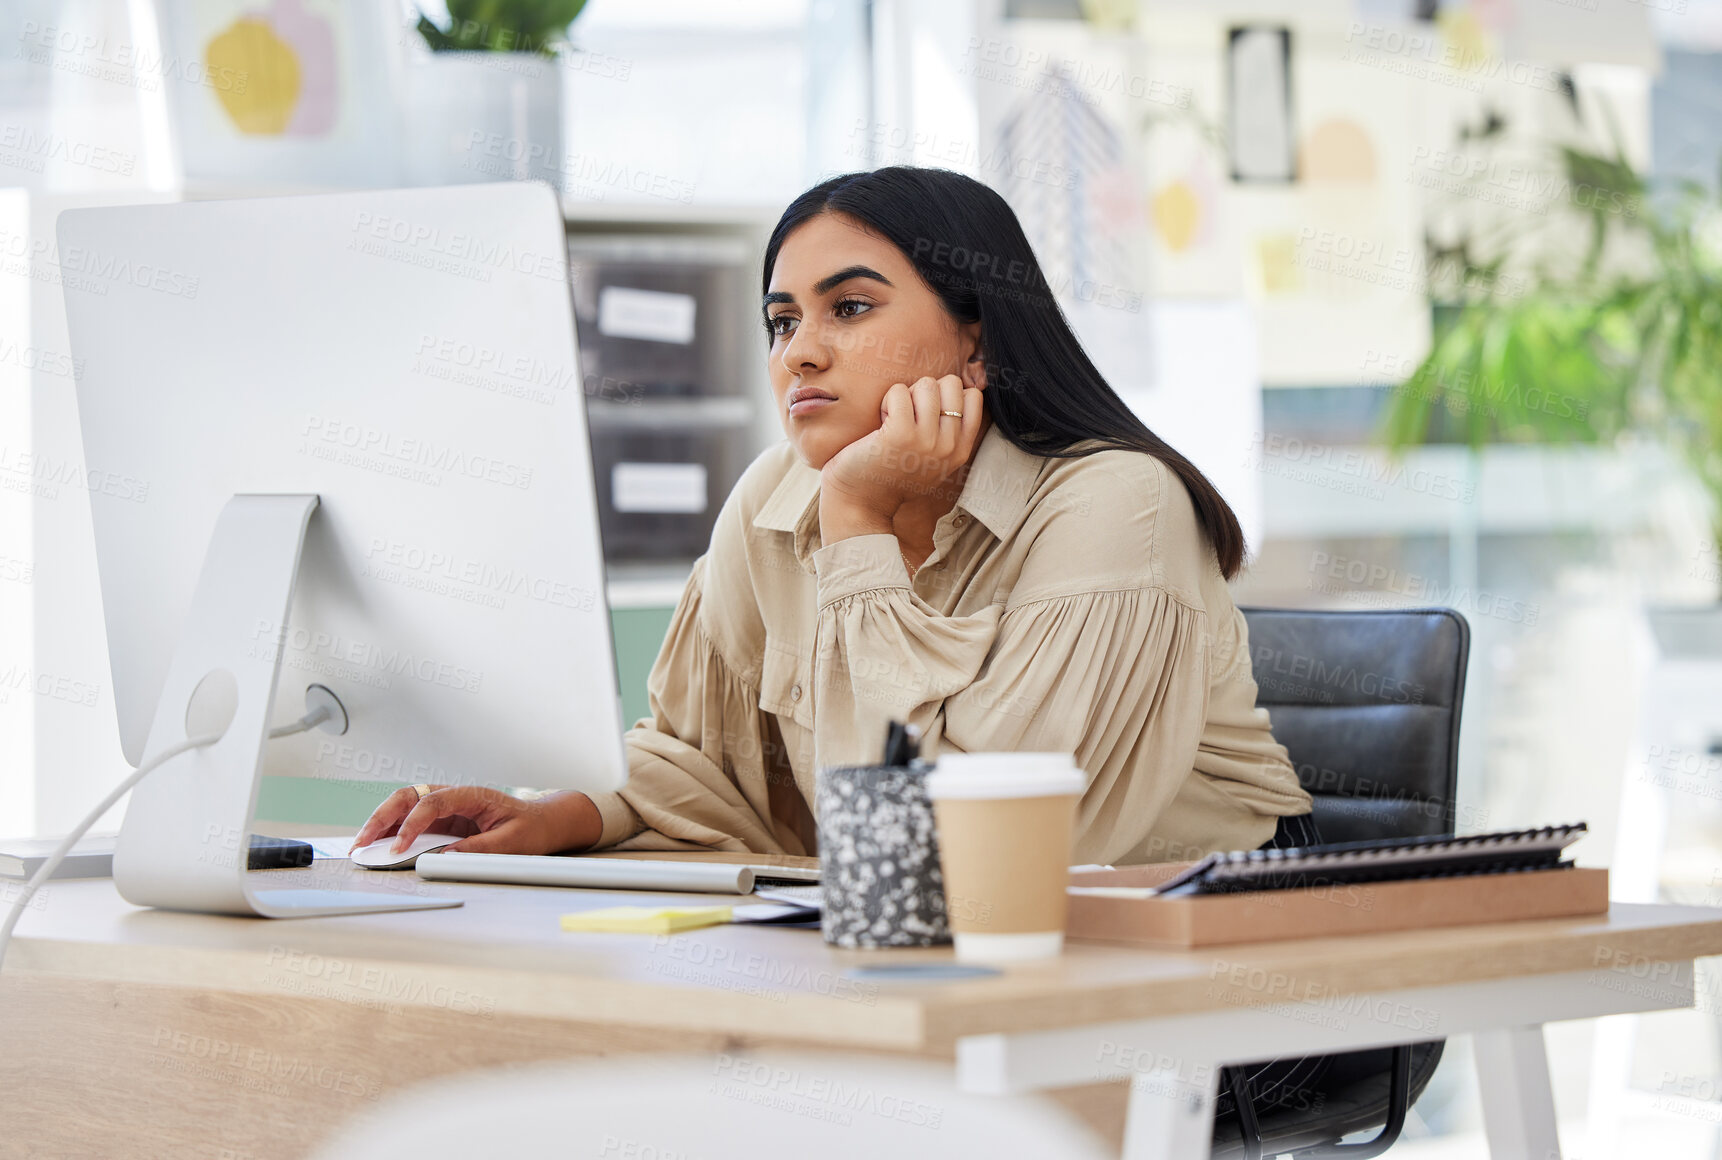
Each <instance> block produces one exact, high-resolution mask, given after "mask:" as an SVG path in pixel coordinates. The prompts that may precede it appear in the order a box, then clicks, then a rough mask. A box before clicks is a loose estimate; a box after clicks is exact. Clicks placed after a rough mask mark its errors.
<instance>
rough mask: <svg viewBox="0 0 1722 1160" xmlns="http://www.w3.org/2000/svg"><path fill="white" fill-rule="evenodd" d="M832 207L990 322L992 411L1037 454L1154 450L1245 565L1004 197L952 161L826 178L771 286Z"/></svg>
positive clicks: (780, 232)
mask: <svg viewBox="0 0 1722 1160" xmlns="http://www.w3.org/2000/svg"><path fill="white" fill-rule="evenodd" d="M826 211H833V212H837V213H842V214H847V215H848V216H850V217H852V218H855V219H856V220H857V221H860V222H862V223H863V224H865V225H866V226H867V227H868V228H869V229H871V230H873V231H874V232H876V233H878V234H879V235H880V236H882V237H884V238H885V239H886V240H888V241H890V242H891V243H892V244H893V245H895V246H896V247H897V248H898V249H899V250H901V251H903V253H904V254H905V255H906V256H907V257H908V259H909V260H910V261H911V262H912V263H914V266H915V269H916V271H917V272H919V273H920V275H921V277H922V279H924V280H925V281H926V283H927V285H928V286H930V287H932V288H933V290H934V292H935V293H937V294H938V295H939V297H940V298H941V299H942V300H943V301H944V304H945V309H947V310H949V311H950V313H951V315H952V317H954V318H956V319H957V321H959V322H979V323H980V324H981V330H980V348H981V353H982V356H983V357H984V358H985V360H986V369H987V393H986V404H987V411H988V413H989V414H990V415H991V416H992V421H993V422H994V423H995V424H997V425H998V429H999V433H1000V434H1002V435H1003V436H1004V437H1005V438H1006V439H1009V440H1010V441H1011V442H1012V443H1014V444H1016V445H1017V446H1018V447H1020V448H1022V449H1023V450H1024V451H1027V452H1029V453H1030V454H1032V455H1043V456H1050V457H1054V458H1074V457H1076V456H1081V455H1088V454H1092V453H1093V452H1096V451H1103V450H1107V449H1110V448H1122V449H1126V450H1132V451H1141V452H1144V453H1145V454H1148V455H1152V456H1153V457H1154V458H1156V459H1158V460H1159V461H1160V462H1162V463H1164V464H1165V465H1166V466H1167V467H1169V468H1171V469H1172V471H1173V472H1175V473H1176V474H1177V476H1178V478H1179V479H1181V480H1182V481H1183V482H1184V487H1185V489H1186V490H1187V491H1188V492H1189V493H1190V500H1191V502H1192V503H1193V504H1194V505H1195V508H1196V515H1197V517H1198V518H1199V519H1200V520H1201V522H1202V528H1203V530H1204V531H1205V532H1206V533H1207V535H1208V540H1209V542H1210V543H1212V544H1213V546H1214V554H1215V556H1216V557H1217V558H1218V560H1219V564H1220V572H1221V574H1222V575H1224V576H1225V577H1226V579H1228V580H1230V579H1231V578H1232V577H1234V576H1236V575H1237V574H1238V570H1239V569H1240V568H1241V567H1242V566H1243V562H1244V532H1243V529H1242V528H1240V527H1239V526H1238V517H1237V516H1236V515H1234V514H1232V509H1231V506H1230V505H1228V504H1227V503H1226V501H1225V499H1224V498H1222V497H1221V495H1220V493H1219V491H1218V490H1217V489H1216V488H1215V487H1214V485H1213V484H1211V483H1209V482H1208V477H1207V476H1205V475H1203V474H1202V473H1201V472H1200V471H1199V470H1197V468H1196V465H1195V464H1193V463H1191V462H1190V461H1189V460H1188V459H1185V458H1184V457H1183V456H1182V455H1180V454H1178V452H1176V451H1175V450H1173V449H1172V448H1171V447H1170V446H1169V445H1168V444H1167V443H1166V441H1165V440H1163V439H1161V438H1160V437H1159V436H1158V435H1156V434H1154V432H1152V431H1150V430H1149V429H1148V427H1147V426H1146V425H1145V424H1144V423H1143V422H1142V420H1140V419H1138V418H1137V417H1136V415H1135V413H1134V412H1132V411H1131V410H1130V408H1129V407H1128V406H1127V405H1126V404H1125V402H1124V400H1123V399H1121V398H1119V397H1118V392H1116V391H1114V390H1113V389H1112V387H1111V385H1110V384H1108V383H1107V381H1106V379H1105V378H1103V377H1102V376H1101V374H1100V371H1099V370H1097V369H1096V368H1095V366H1094V363H1093V362H1092V361H1091V360H1090V359H1089V357H1088V355H1087V354H1086V353H1085V352H1084V351H1083V349H1082V344H1081V343H1080V342H1078V341H1077V339H1076V335H1075V334H1074V333H1072V332H1071V329H1070V323H1069V322H1068V321H1067V320H1066V319H1065V317H1064V313H1063V312H1062V311H1061V310H1059V308H1058V302H1057V301H1056V300H1055V299H1054V297H1053V293H1052V287H1051V286H1049V285H1048V284H1047V281H1046V275H1045V274H1044V273H1042V272H1041V268H1040V262H1039V261H1038V260H1036V258H1035V256H1034V248H1033V247H1032V246H1030V245H1029V242H1028V238H1027V236H1026V235H1024V234H1023V232H1022V225H1021V224H1020V223H1019V222H1018V221H1017V219H1016V214H1014V213H1013V212H1011V208H1010V206H1009V205H1007V204H1006V203H1005V200H1004V198H1002V197H1000V196H999V195H998V194H997V193H996V192H994V191H993V190H991V189H989V188H988V187H987V186H985V185H983V184H981V183H980V182H978V181H976V180H974V179H973V178H971V177H965V176H963V175H962V174H960V173H953V172H951V171H950V170H947V169H921V168H918V167H914V166H908V165H894V166H890V167H888V168H885V169H874V170H868V171H865V172H861V173H846V174H843V175H841V176H838V177H833V178H830V179H828V180H826V181H822V182H820V183H819V184H818V185H816V186H814V187H813V188H812V189H810V190H808V191H807V192H806V193H804V194H802V195H801V196H800V197H798V198H796V199H795V200H794V201H793V202H791V203H790V205H789V208H788V209H786V210H784V211H783V216H782V217H781V218H779V219H778V222H777V227H776V228H775V229H773V230H772V231H771V240H770V241H769V242H768V243H767V244H766V247H765V272H764V277H763V278H762V280H761V281H762V289H763V290H765V291H769V290H770V289H771V271H772V267H773V266H775V265H776V264H777V252H778V250H780V249H781V248H782V247H783V241H784V239H785V238H787V237H788V236H789V235H790V233H791V232H792V231H793V230H794V229H795V228H796V227H797V226H799V225H801V224H802V223H803V222H805V221H807V220H808V219H809V218H811V217H814V216H816V215H817V214H820V213H824V212H826Z"/></svg>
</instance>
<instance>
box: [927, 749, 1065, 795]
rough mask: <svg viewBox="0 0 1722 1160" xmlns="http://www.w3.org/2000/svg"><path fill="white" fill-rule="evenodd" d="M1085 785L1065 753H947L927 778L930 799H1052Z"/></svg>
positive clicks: (941, 757) (940, 758)
mask: <svg viewBox="0 0 1722 1160" xmlns="http://www.w3.org/2000/svg"><path fill="white" fill-rule="evenodd" d="M1086 785H1087V779H1086V778H1084V777H1083V775H1082V770H1081V769H1079V768H1077V765H1076V759H1075V758H1074V757H1072V756H1071V755H1070V754H1068V753H948V754H942V755H941V756H940V757H939V761H938V764H937V765H936V766H935V767H934V769H933V772H932V774H930V775H929V776H928V778H927V795H928V796H929V797H932V798H946V799H949V798H1001V797H1053V796H1055V795H1058V794H1080V793H1082V791H1083V789H1084V788H1085V787H1086Z"/></svg>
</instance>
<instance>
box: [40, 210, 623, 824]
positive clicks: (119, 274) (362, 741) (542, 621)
mask: <svg viewBox="0 0 1722 1160" xmlns="http://www.w3.org/2000/svg"><path fill="white" fill-rule="evenodd" d="M59 244H60V252H61V255H62V262H63V263H65V264H66V267H67V269H68V270H75V271H77V272H78V276H77V277H76V278H67V280H66V286H65V294H66V306H67V313H68V319H69V324H70V329H71V337H72V345H73V348H74V350H75V351H76V356H77V358H78V359H79V360H80V361H81V362H82V363H83V366H84V371H83V374H82V377H81V378H80V379H79V381H78V385H77V390H78V403H79V409H80V413H81V421H82V425H83V437H84V449H85V458H86V468H87V469H88V470H89V471H90V472H91V478H92V480H93V481H97V482H98V483H99V486H92V488H91V491H90V499H91V505H92V509H93V510H92V516H93V519H94V524H95V533H96V549H97V558H98V562H99V564H100V568H101V587H102V600H103V607H104V611H105V614H106V617H107V631H108V640H109V655H110V659H111V662H112V669H113V681H114V699H115V702H116V704H117V706H118V712H119V724H120V735H121V739H122V742H123V744H124V747H125V753H126V756H127V758H128V759H129V760H130V761H131V762H132V763H133V764H134V765H135V764H137V763H139V762H140V761H141V759H142V755H143V749H144V743H145V740H146V737H147V734H148V730H149V726H150V722H151V721H152V719H153V717H154V713H155V705H156V699H157V697H158V695H159V693H160V690H161V687H162V684H163V681H164V678H165V676H166V673H167V670H168V666H169V663H170V660H171V658H172V655H173V651H174V647H175V642H176V640H177V639H178V636H179V633H180V631H181V629H182V626H183V625H184V624H185V621H186V617H187V613H188V609H189V607H190V604H191V597H192V592H193V588H194V585H195V583H196V580H197V577H198V573H199V570H200V568H201V566H202V563H203V558H204V554H205V551H206V549H207V547H208V544H209V537H210V533H211V531H212V529H213V528H214V526H215V521H216V516H217V514H218V513H219V512H220V511H221V509H222V507H223V505H224V504H226V503H227V501H228V499H229V498H230V497H231V496H233V495H235V494H239V493H257V492H263V493H315V494H317V495H318V496H319V497H320V498H321V503H320V506H319V508H318V510H317V511H316V512H315V514H314V515H313V516H312V517H311V522H310V525H309V528H308V531H307V538H306V543H305V549H304V555H303V558H302V565H301V568H300V572H299V578H298V588H297V592H296V596H295V599H294V604H293V610H292V613H291V615H290V616H289V618H288V623H287V625H286V626H285V629H284V630H283V627H282V626H279V625H273V624H267V623H263V624H257V625H255V626H254V628H253V631H252V633H251V634H250V635H251V639H249V640H247V641H246V642H245V648H246V649H247V650H257V649H261V650H269V649H272V648H274V642H275V640H276V639H277V638H284V645H283V647H282V649H281V653H282V664H283V667H282V675H281V680H280V682H279V685H278V692H277V696H276V703H275V706H274V708H273V712H272V715H271V718H270V720H271V721H272V722H273V723H275V724H281V723H285V722H289V721H292V720H294V719H295V718H297V717H298V716H300V715H301V714H302V713H304V712H305V689H306V687H307V686H308V685H309V684H312V683H318V684H323V685H326V686H328V687H329V688H331V689H333V690H334V691H335V693H336V694H337V695H338V696H339V697H340V699H341V700H342V702H343V703H344V704H345V706H346V709H347V712H348V714H349V716H350V719H351V724H350V727H349V729H348V732H347V733H346V735H344V736H341V737H331V736H328V735H327V734H325V733H322V732H318V731H312V732H309V733H305V734H301V735H298V736H294V737H287V738H282V739H280V740H277V741H272V742H270V743H269V745H268V747H267V757H266V759H265V764H264V772H265V773H271V774H287V775H297V776H311V777H322V778H331V779H341V780H348V779H360V780H383V781H394V782H399V783H412V782H462V783H482V784H493V785H532V786H543V787H552V788H554V787H561V788H574V789H584V790H606V789H613V788H615V787H617V786H619V785H620V784H621V783H622V782H623V781H624V780H625V777H626V768H627V766H626V757H625V755H624V749H623V745H622V739H621V737H622V716H621V707H620V698H619V696H618V692H617V684H616V672H615V659H614V651H613V648H612V643H611V637H610V620H609V608H608V603H607V600H606V598H605V591H604V568H603V559H602V553H601V551H600V544H599V534H598V526H597V519H596V507H595V503H594V499H593V480H592V467H591V446H590V443H589V441H588V436H587V428H586V415H585V398H584V393H583V390H582V376H581V373H580V362H579V356H578V353H577V351H576V348H575V337H574V323H573V312H572V308H571V305H570V295H569V287H568V282H567V255H566V241H565V235H564V231H563V223H562V218H561V214H560V211H559V209H558V206H557V203H556V199H555V197H554V195H553V194H552V192H551V191H550V189H549V188H548V187H546V186H542V185H529V184H511V183H497V184H491V185H469V186H459V187H454V188H446V189H419V190H407V191H380V192H365V193H350V194H340V195H334V196H312V197H294V198H276V199H266V200H233V201H206V202H188V203H179V204H171V205H151V206H129V207H122V208H107V209H89V210H74V211H68V212H67V213H65V214H63V215H62V216H61V218H60V225H59ZM102 481H111V483H112V486H108V485H107V483H106V482H102ZM253 655H255V654H253Z"/></svg>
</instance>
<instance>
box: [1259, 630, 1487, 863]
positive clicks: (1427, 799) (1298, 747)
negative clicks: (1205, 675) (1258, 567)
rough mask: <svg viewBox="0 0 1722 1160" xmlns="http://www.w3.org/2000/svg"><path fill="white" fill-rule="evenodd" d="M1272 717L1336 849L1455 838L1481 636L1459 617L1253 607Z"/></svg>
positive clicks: (1263, 698) (1263, 693) (1262, 700)
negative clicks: (1470, 675)
mask: <svg viewBox="0 0 1722 1160" xmlns="http://www.w3.org/2000/svg"><path fill="white" fill-rule="evenodd" d="M1242 611H1243V614H1244V620H1245V621H1246V622H1247V623H1248V624H1249V630H1250V662H1251V668H1252V669H1253V671H1254V673H1255V678H1256V686H1257V697H1256V704H1257V705H1259V706H1261V707H1262V708H1265V709H1266V710H1267V711H1268V716H1269V718H1270V719H1271V720H1272V722H1273V730H1274V737H1275V739H1276V740H1278V741H1279V743H1280V744H1281V745H1284V746H1285V747H1286V751H1287V753H1289V754H1290V755H1291V760H1292V764H1293V765H1294V766H1296V767H1297V774H1298V780H1299V781H1300V782H1302V783H1303V787H1304V789H1306V790H1308V791H1309V792H1310V794H1311V795H1313V796H1314V798H1315V824H1316V827H1317V828H1318V829H1319V830H1320V831H1321V837H1322V840H1323V841H1324V842H1357V841H1364V840H1368V839H1375V838H1401V837H1418V836H1425V835H1435V834H1450V833H1452V832H1453V822H1454V804H1453V802H1454V795H1455V793H1456V792H1457V790H1458V781H1459V711H1460V708H1461V706H1462V704H1463V702H1464V699H1465V663H1466V659H1467V657H1468V655H1469V653H1470V651H1471V626H1470V625H1469V624H1467V623H1466V622H1465V618H1464V617H1463V616H1460V615H1459V614H1458V613H1457V612H1454V611H1453V610H1451V609H1447V608H1415V609H1404V610H1395V611H1388V612H1309V611H1297V610H1293V609H1281V608H1245V609H1243V610H1242Z"/></svg>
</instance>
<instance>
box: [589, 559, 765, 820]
mask: <svg viewBox="0 0 1722 1160" xmlns="http://www.w3.org/2000/svg"><path fill="white" fill-rule="evenodd" d="M708 559H709V557H702V558H701V559H700V560H699V561H698V562H697V563H696V564H695V565H694V570H693V574H692V575H691V576H689V577H688V583H687V587H686V588H685V589H684V590H683V592H682V596H681V599H680V600H679V601H678V602H677V604H676V611H675V614H674V615H673V616H672V618H671V620H670V627H669V631H668V633H667V634H666V635H665V638H664V644H663V647H662V648H661V649H660V650H659V652H658V659H657V661H656V662H655V663H654V664H653V665H652V671H651V675H650V676H649V678H648V679H647V683H646V688H647V693H648V695H649V698H650V706H651V710H652V715H651V716H650V717H642V718H641V719H640V720H639V721H638V722H636V723H635V725H634V727H633V728H632V729H630V730H628V732H627V734H626V735H625V738H624V739H625V740H626V742H627V750H628V783H627V784H626V785H625V786H623V787H622V788H621V789H620V790H619V791H617V792H615V793H599V794H592V795H591V798H592V801H593V803H594V804H596V805H597V807H598V813H599V815H600V816H601V817H602V818H603V821H604V827H603V833H602V835H601V836H600V838H599V839H598V842H597V844H596V845H595V846H593V847H592V848H593V849H600V848H603V847H608V846H620V847H622V848H624V849H636V850H693V849H701V850H732V851H738V852H747V853H755V854H761V853H769V854H781V853H785V852H787V851H786V850H785V849H784V847H783V845H782V843H781V842H779V841H778V839H777V837H776V833H775V828H774V827H773V825H772V822H771V807H770V802H769V800H768V797H767V784H766V777H765V755H766V754H768V753H769V752H770V750H769V748H768V747H767V744H766V734H765V728H764V722H763V721H762V720H761V717H760V708H759V691H758V690H757V689H755V688H754V687H752V686H751V685H749V684H748V683H747V682H745V681H743V680H742V679H741V678H740V677H739V676H737V675H736V673H735V672H734V671H733V670H732V669H731V668H730V666H729V664H728V663H727V662H726V661H725V659H724V657H723V656H722V654H721V653H720V651H719V650H718V648H717V647H716V646H715V645H714V644H713V642H712V640H711V638H710V637H709V636H708V635H707V634H706V632H705V629H704V628H703V627H702V625H701V623H700V620H701V606H702V601H703V599H704V584H705V576H706V566H707V561H708Z"/></svg>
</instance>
